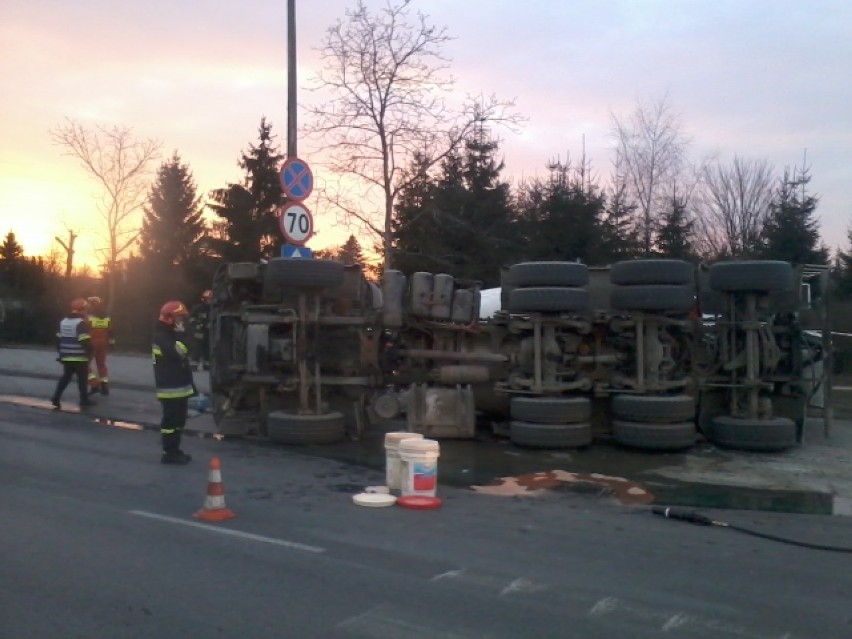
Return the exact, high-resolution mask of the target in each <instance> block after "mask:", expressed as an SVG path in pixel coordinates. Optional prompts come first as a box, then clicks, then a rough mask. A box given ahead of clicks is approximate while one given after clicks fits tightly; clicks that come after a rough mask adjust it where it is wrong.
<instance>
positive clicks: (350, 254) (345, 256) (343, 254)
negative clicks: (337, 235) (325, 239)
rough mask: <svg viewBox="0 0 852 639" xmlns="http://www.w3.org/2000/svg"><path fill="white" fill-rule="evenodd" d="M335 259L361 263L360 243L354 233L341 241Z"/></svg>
mask: <svg viewBox="0 0 852 639" xmlns="http://www.w3.org/2000/svg"><path fill="white" fill-rule="evenodd" d="M336 257H337V259H338V260H339V261H341V262H343V263H344V264H347V265H348V264H363V263H364V254H363V251H361V244H359V242H358V240H357V239H356V238H355V236H354V235H350V236H349V239H347V240H346V242H344V243H343V246H341V247H340V250H339V251H338V252H337V256H336Z"/></svg>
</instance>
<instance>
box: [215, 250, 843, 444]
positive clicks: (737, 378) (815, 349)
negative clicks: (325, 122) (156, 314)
mask: <svg viewBox="0 0 852 639" xmlns="http://www.w3.org/2000/svg"><path fill="white" fill-rule="evenodd" d="M501 280H502V286H501V288H500V289H499V304H497V305H495V308H494V309H491V310H487V309H485V308H484V305H483V294H484V293H489V294H491V293H494V292H495V291H488V292H483V291H481V290H480V287H479V284H478V283H477V282H470V281H462V280H458V279H455V278H453V277H452V276H450V275H448V274H445V273H437V274H433V273H425V272H419V273H414V274H412V275H410V276H406V275H405V274H403V273H401V272H399V271H395V270H387V271H386V272H385V273H384V274H383V277H382V281H381V283H380V284H375V283H372V282H369V281H368V280H367V279H366V278H365V277H364V275H363V273H362V271H361V269H360V267H359V266H344V265H343V264H342V263H339V262H336V261H331V260H311V259H298V258H297V259H291V258H275V259H271V260H269V261H267V262H262V263H234V264H226V265H223V266H222V267H221V268H220V270H219V271H218V272H217V274H216V275H215V277H214V282H213V287H212V290H213V300H212V308H211V314H210V322H211V325H210V335H211V353H210V361H211V368H210V382H211V391H212V394H213V410H214V418H215V421H216V424H217V428H218V430H219V432H220V433H221V434H222V435H226V436H228V435H230V436H247V435H254V436H261V437H267V438H269V439H270V440H272V441H275V442H279V443H284V444H324V443H333V442H336V441H339V440H341V439H344V438H345V437H347V436H348V437H352V438H357V437H359V436H360V435H361V434H362V433H363V432H364V431H365V429H367V428H369V427H370V425H371V424H377V423H380V422H382V421H383V420H392V419H401V418H403V417H404V419H405V420H406V422H407V427H408V429H409V430H411V431H413V432H420V433H423V434H425V435H427V436H429V437H435V438H470V437H473V436H474V434H475V432H476V428H477V424H480V423H482V422H483V421H486V422H487V423H488V424H490V425H491V427H492V428H493V430H494V432H495V433H496V434H498V435H504V436H507V437H509V438H510V439H511V440H512V441H513V442H514V443H515V444H517V445H521V446H530V447H539V448H575V447H584V446H588V445H590V444H592V443H593V442H596V441H613V442H615V443H617V444H620V445H623V446H628V447H635V448H641V449H649V450H678V449H685V448H688V447H690V446H692V445H693V444H695V443H696V441H699V440H700V439H701V438H706V439H709V440H710V441H712V442H715V443H716V444H718V445H720V446H725V447H730V448H736V449H745V450H783V449H786V448H789V447H792V446H795V445H796V444H797V443H798V442H800V441H801V438H802V432H803V425H804V420H805V416H806V414H807V408H808V405H809V403H811V402H812V401H813V400H814V398H815V397H817V396H818V395H820V394H821V393H823V392H827V389H829V388H830V384H828V383H827V377H828V375H829V374H830V366H829V365H827V363H826V361H827V359H828V358H830V350H831V344H830V339H829V335H830V333H829V329H828V318H827V313H826V306H825V292H826V287H827V282H828V271H827V269H826V268H825V267H812V266H793V265H791V264H789V263H787V262H779V261H731V262H720V263H716V264H713V265H710V266H701V267H698V268H696V267H695V266H694V265H692V264H690V263H688V262H684V261H679V260H669V259H647V260H630V261H623V262H618V263H615V264H613V265H611V266H609V267H604V268H590V267H587V266H585V265H583V264H579V263H574V262H556V261H550V262H524V263H520V264H514V265H512V266H510V267H507V268H505V269H504V271H503V273H501ZM497 307H499V308H497ZM825 414H826V419H828V416H830V411H829V410H827V411H826V413H825ZM483 418H484V419H483ZM826 427H828V422H826Z"/></svg>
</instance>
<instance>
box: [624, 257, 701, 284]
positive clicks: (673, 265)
mask: <svg viewBox="0 0 852 639" xmlns="http://www.w3.org/2000/svg"><path fill="white" fill-rule="evenodd" d="M609 279H610V281H611V282H612V283H613V284H619V285H635V284H690V285H691V284H693V283H694V282H695V268H694V267H693V266H692V264H690V263H689V262H684V261H683V260H625V261H623V262H616V263H615V264H613V265H612V267H611V268H610V271H609Z"/></svg>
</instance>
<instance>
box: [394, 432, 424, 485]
mask: <svg viewBox="0 0 852 639" xmlns="http://www.w3.org/2000/svg"><path fill="white" fill-rule="evenodd" d="M406 439H423V435H421V434H420V433H385V481H386V482H387V485H388V488H389V489H390V490H400V489H401V488H402V460H401V459H400V457H399V443H400V442H401V441H403V440H406Z"/></svg>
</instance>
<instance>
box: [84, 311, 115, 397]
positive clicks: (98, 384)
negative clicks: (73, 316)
mask: <svg viewBox="0 0 852 639" xmlns="http://www.w3.org/2000/svg"><path fill="white" fill-rule="evenodd" d="M88 301H89V326H90V329H89V334H90V335H91V336H92V362H94V364H92V362H90V363H89V392H90V393H97V392H98V391H100V393H101V395H109V372H108V370H107V353H108V352H109V349H110V347H111V346H113V345H115V337H114V336H113V332H112V320H111V319H110V317H109V314H108V313H107V311H106V308H104V303H103V300H102V299H101V298H100V297H90V298H89V300H88Z"/></svg>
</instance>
